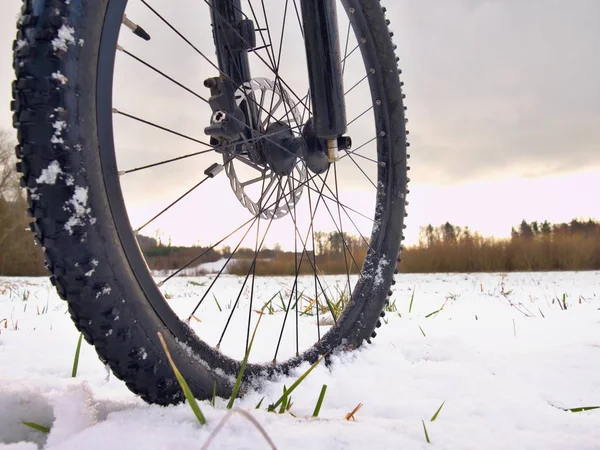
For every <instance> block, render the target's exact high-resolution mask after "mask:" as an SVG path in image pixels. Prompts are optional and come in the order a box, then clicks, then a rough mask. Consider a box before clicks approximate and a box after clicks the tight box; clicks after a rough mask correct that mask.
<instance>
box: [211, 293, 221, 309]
mask: <svg viewBox="0 0 600 450" xmlns="http://www.w3.org/2000/svg"><path fill="white" fill-rule="evenodd" d="M213 298H214V299H215V303H216V304H217V308H219V312H223V309H222V308H221V305H220V304H219V300H217V296H216V295H215V294H213Z"/></svg>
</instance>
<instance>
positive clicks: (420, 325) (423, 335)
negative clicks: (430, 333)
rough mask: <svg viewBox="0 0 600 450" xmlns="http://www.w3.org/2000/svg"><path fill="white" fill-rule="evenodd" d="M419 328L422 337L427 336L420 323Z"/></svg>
mask: <svg viewBox="0 0 600 450" xmlns="http://www.w3.org/2000/svg"><path fill="white" fill-rule="evenodd" d="M419 330H421V333H422V334H423V336H424V337H427V335H426V334H425V332H424V331H423V328H421V325H419Z"/></svg>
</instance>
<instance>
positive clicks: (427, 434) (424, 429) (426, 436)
mask: <svg viewBox="0 0 600 450" xmlns="http://www.w3.org/2000/svg"><path fill="white" fill-rule="evenodd" d="M421 422H422V423H423V431H424V432H425V440H426V441H427V443H428V444H431V441H430V440H429V433H428V432H427V427H426V426H425V421H424V420H421Z"/></svg>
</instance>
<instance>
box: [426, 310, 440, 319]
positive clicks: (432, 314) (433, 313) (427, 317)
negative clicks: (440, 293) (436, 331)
mask: <svg viewBox="0 0 600 450" xmlns="http://www.w3.org/2000/svg"><path fill="white" fill-rule="evenodd" d="M441 310H442V308H440V309H438V310H437V311H433V312H430V313H429V314H427V315H426V316H425V318H426V319H429V318H430V317H431V316H435V315H436V314H437V313H439V312H440V311H441Z"/></svg>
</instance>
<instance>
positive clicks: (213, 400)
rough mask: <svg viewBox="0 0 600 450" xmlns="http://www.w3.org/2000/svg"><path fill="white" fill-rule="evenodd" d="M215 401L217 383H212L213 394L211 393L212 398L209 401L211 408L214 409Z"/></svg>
mask: <svg viewBox="0 0 600 450" xmlns="http://www.w3.org/2000/svg"><path fill="white" fill-rule="evenodd" d="M216 399H217V382H216V381H213V393H212V398H211V399H210V404H211V405H212V406H213V408H214V407H215V401H216Z"/></svg>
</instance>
